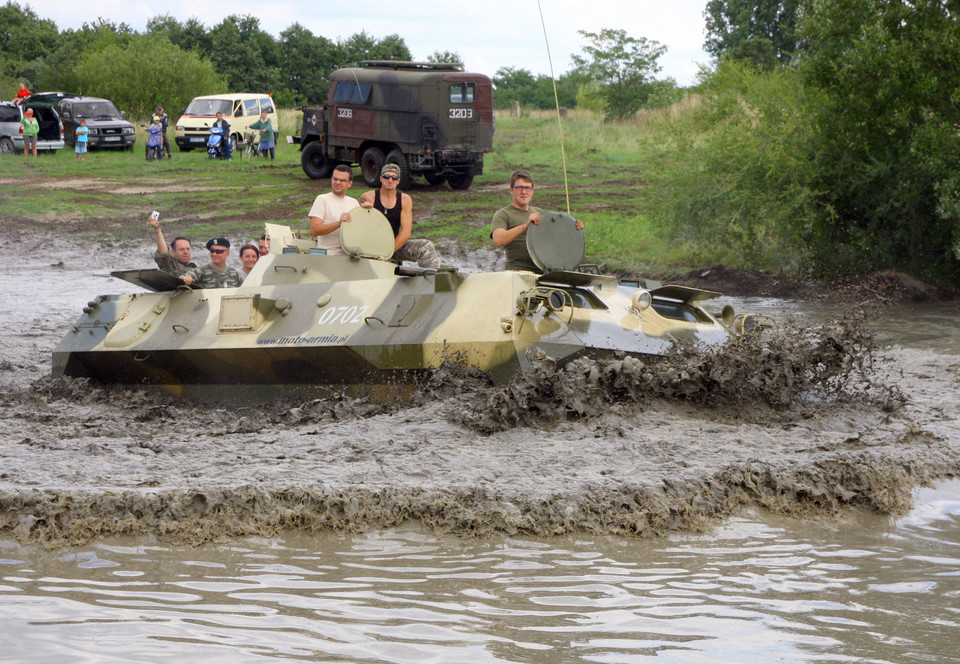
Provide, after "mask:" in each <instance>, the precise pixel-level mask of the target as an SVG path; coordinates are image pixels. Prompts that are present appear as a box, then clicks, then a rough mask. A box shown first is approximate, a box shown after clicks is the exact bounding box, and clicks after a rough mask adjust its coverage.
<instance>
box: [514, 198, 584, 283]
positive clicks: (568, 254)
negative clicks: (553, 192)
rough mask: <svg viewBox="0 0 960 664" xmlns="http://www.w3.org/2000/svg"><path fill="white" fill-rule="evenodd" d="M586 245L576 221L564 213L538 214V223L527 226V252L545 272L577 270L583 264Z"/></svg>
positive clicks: (545, 212) (544, 212)
mask: <svg viewBox="0 0 960 664" xmlns="http://www.w3.org/2000/svg"><path fill="white" fill-rule="evenodd" d="M585 250H586V244H585V241H584V239H583V231H578V230H577V220H576V219H574V218H573V217H571V216H570V215H569V214H566V213H564V212H547V211H543V212H541V213H540V223H539V224H530V225H529V226H528V227H527V251H528V252H530V258H531V259H533V262H534V264H535V265H536V266H537V267H538V268H540V269H541V270H543V271H544V272H553V271H555V270H576V269H577V266H579V265H580V263H581V262H583V256H584V253H585Z"/></svg>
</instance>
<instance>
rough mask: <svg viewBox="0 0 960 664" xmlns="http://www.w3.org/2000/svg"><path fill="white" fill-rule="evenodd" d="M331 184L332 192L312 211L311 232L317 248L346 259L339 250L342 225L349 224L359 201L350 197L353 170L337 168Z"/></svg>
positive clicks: (345, 167) (314, 206)
mask: <svg viewBox="0 0 960 664" xmlns="http://www.w3.org/2000/svg"><path fill="white" fill-rule="evenodd" d="M330 184H331V188H332V189H333V191H330V192H327V193H326V194H320V195H319V196H317V198H316V200H315V201H313V207H312V208H310V214H309V215H308V216H309V217H310V232H311V233H313V235H314V237H316V238H317V248H318V249H326V251H327V254H328V255H331V256H343V255H345V254H346V252H344V250H343V249H341V248H340V224H344V223H348V222H349V221H350V211H351V210H354V209H356V207H357V199H355V198H351V197H350V196H347V189H349V188H350V187H351V185H353V169H351V168H350V167H349V166H346V165H344V164H339V165H337V167H336V168H335V169H333V176H332V177H331V179H330Z"/></svg>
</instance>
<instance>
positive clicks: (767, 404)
mask: <svg viewBox="0 0 960 664" xmlns="http://www.w3.org/2000/svg"><path fill="white" fill-rule="evenodd" d="M22 233H23V229H22V228H21V229H20V234H18V233H14V232H12V231H10V230H8V229H0V247H2V248H3V249H4V252H5V254H6V255H8V256H9V257H10V259H9V261H10V263H11V265H9V266H8V267H7V268H4V269H5V270H7V272H4V277H5V278H4V281H5V283H6V285H5V286H4V287H3V289H4V294H5V295H6V298H5V299H6V301H7V302H6V303H5V304H4V306H5V307H6V308H5V309H3V315H4V316H5V317H6V318H7V324H6V325H4V326H3V327H0V419H2V422H3V433H2V434H0V536H13V537H15V538H16V539H18V540H19V541H21V542H24V543H36V544H40V545H43V546H48V547H58V546H65V545H71V544H78V543H82V542H85V541H88V540H90V539H91V538H97V537H105V536H110V535H117V534H127V535H137V536H145V537H153V538H158V539H161V540H165V541H173V542H185V543H194V544H197V543H201V542H205V541H209V540H217V539H221V538H226V537H233V536H241V535H251V534H273V533H276V532H279V531H282V530H284V529H289V528H297V529H306V530H318V529H325V528H336V529H344V530H367V529H374V528H382V527H389V526H394V525H397V524H400V523H404V522H411V521H414V522H419V523H421V524H422V525H423V526H424V527H426V528H429V529H433V530H435V531H437V532H439V533H455V534H464V535H473V536H484V535H491V534H496V533H507V534H516V533H523V534H528V535H537V536H551V535H557V534H563V533H578V532H586V533H594V534H618V535H629V536H656V535H659V534H662V533H665V532H668V531H671V530H702V529H706V528H709V527H711V526H712V525H714V524H716V523H717V522H718V520H720V519H723V518H724V517H727V516H729V515H731V514H734V513H736V511H737V510H738V509H741V508H742V507H743V506H745V505H760V506H762V507H764V508H767V509H771V510H775V511H778V512H787V513H791V514H798V515H816V516H817V517H820V518H822V517H823V516H824V515H830V516H835V517H838V518H842V515H843V514H844V512H845V510H847V509H849V508H863V509H871V510H877V511H881V512H885V513H892V514H898V513H902V512H903V511H904V510H905V509H906V508H907V507H908V506H909V503H910V495H911V490H912V489H913V488H914V487H916V486H917V485H919V484H924V483H928V482H931V481H933V480H935V479H937V478H941V477H948V476H953V475H956V474H958V472H960V415H958V411H960V409H958V407H957V406H958V403H960V397H958V396H957V395H958V392H960V389H958V388H960V358H958V357H957V356H952V355H939V354H936V353H933V352H930V351H926V350H915V349H905V348H897V347H893V348H878V347H876V345H875V343H874V342H873V340H872V338H871V336H870V335H869V334H868V333H866V332H865V331H864V329H865V328H864V326H863V325H862V323H861V322H860V321H856V320H849V319H848V320H844V321H841V322H837V323H830V324H826V325H819V326H811V327H807V328H803V327H799V326H797V327H791V328H790V329H789V332H788V334H787V335H785V336H783V337H780V338H772V339H766V340H762V341H757V340H753V341H745V342H743V343H741V344H738V345H734V346H731V347H728V348H727V349H725V350H724V351H721V352H715V353H706V354H703V353H695V352H685V353H681V354H679V355H677V356H676V357H674V358H668V359H666V360H662V361H646V360H644V361H636V360H632V359H622V360H613V361H606V362H592V361H589V360H580V361H577V362H575V363H573V364H571V365H569V366H567V367H564V368H561V369H556V368H554V367H552V366H551V364H550V362H549V358H545V361H544V362H543V363H542V366H541V369H539V370H538V371H536V372H534V373H532V374H531V375H528V376H525V377H523V378H522V379H521V380H520V381H518V382H517V383H515V384H513V385H511V386H508V387H492V386H490V385H488V384H487V383H486V382H485V381H484V380H482V378H479V377H477V376H475V375H471V374H469V373H467V374H464V373H462V372H458V371H455V370H444V371H441V372H438V373H437V374H436V375H435V376H434V377H433V378H432V379H431V380H429V381H426V382H425V383H424V384H423V385H421V386H420V388H419V389H418V390H417V391H416V392H415V393H414V394H413V395H412V396H411V398H410V401H408V402H407V403H406V404H405V405H404V406H402V407H400V406H392V407H391V406H384V405H378V404H373V403H370V402H369V401H368V400H366V399H363V398H359V399H353V398H347V397H339V398H331V399H323V400H306V401H305V400H298V399H293V398H289V399H284V400H278V401H274V402H271V403H267V404H246V405H229V406H227V405H217V404H209V403H196V402H191V401H186V400H178V399H175V398H173V397H171V396H169V395H167V394H165V393H163V392H158V391H148V390H142V389H135V388H122V387H117V386H104V385H96V384H91V383H89V382H88V381H85V380H72V379H56V380H55V379H51V378H50V377H49V370H50V353H51V351H52V350H53V348H54V346H55V345H56V344H57V343H58V342H59V340H60V339H61V338H62V337H63V335H64V334H65V333H66V331H67V329H68V326H69V324H70V323H71V322H72V321H73V320H74V319H75V317H76V316H77V315H78V313H79V307H80V306H82V304H83V303H84V302H85V301H86V298H89V297H92V296H94V295H96V294H99V293H100V292H112V291H115V290H117V283H118V282H116V281H115V280H112V279H109V278H107V277H106V276H105V274H104V275H103V276H100V275H97V274H96V273H105V272H107V271H109V270H110V269H113V268H114V267H117V268H124V267H130V266H131V255H132V256H134V257H135V258H136V261H134V263H135V264H142V263H144V262H147V261H149V256H150V251H149V247H144V246H136V247H131V245H130V243H129V242H118V243H117V244H116V245H113V246H101V247H99V249H100V250H99V251H97V252H90V251H87V250H86V249H85V248H83V247H78V246H76V244H75V243H74V240H72V239H71V237H69V236H67V237H64V236H63V235H62V234H59V235H54V234H52V233H49V232H46V231H43V230H36V229H34V230H32V231H30V232H28V233H26V234H25V235H24V234H22ZM38 252H40V254H41V255H42V258H38V257H37V255H38ZM464 259H465V260H467V261H469V260H470V258H469V257H464ZM490 260H495V255H484V256H480V257H478V258H476V259H475V260H474V262H475V263H476V265H477V267H478V269H483V268H484V267H485V264H486V263H488V262H489V261H490ZM28 269H29V270H33V271H35V272H36V273H37V274H39V275H40V282H41V283H40V284H39V285H34V286H30V284H29V283H23V282H21V281H19V280H18V279H17V277H18V276H19V275H20V274H21V272H22V271H23V270H28ZM87 273H94V278H100V279H101V281H100V282H95V283H96V287H95V288H93V290H92V292H89V293H88V294H87V295H83V296H82V298H83V299H80V301H79V304H77V305H74V304H70V305H69V306H67V305H64V304H62V303H59V301H57V302H58V304H55V305H54V304H47V303H46V301H45V300H44V297H45V295H44V293H45V291H44V290H43V288H52V289H57V288H65V287H66V284H68V283H69V282H70V281H72V280H74V279H75V278H77V277H78V275H81V274H87ZM29 287H35V288H37V290H36V291H31V292H28V293H26V295H27V297H24V298H22V301H21V300H19V299H17V298H18V297H19V296H22V295H24V294H25V293H24V292H23V289H27V288H29ZM98 289H99V290H98ZM868 295H869V294H868Z"/></svg>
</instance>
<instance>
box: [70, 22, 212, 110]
mask: <svg viewBox="0 0 960 664" xmlns="http://www.w3.org/2000/svg"><path fill="white" fill-rule="evenodd" d="M78 70H79V74H80V77H81V78H82V80H83V81H84V83H85V89H84V94H89V95H95V96H99V97H106V98H108V99H111V100H112V101H113V102H114V103H115V104H116V105H117V107H118V108H120V109H122V110H125V111H127V113H128V114H130V115H131V117H135V118H136V117H140V118H144V117H148V116H149V114H150V113H151V112H152V111H153V109H154V107H156V106H157V105H158V104H163V105H164V106H165V107H166V108H168V109H179V108H183V107H185V106H186V105H187V104H188V103H189V102H190V100H191V99H193V97H195V96H197V95H204V94H215V93H217V92H222V91H223V90H225V89H226V81H225V80H224V78H223V77H222V76H220V75H219V74H218V73H217V71H216V68H215V67H214V65H213V63H212V62H211V61H209V60H207V59H205V58H201V57H200V56H198V55H197V54H196V53H194V52H192V51H191V52H187V51H184V50H183V49H181V48H179V47H177V46H175V45H173V44H171V43H170V42H169V41H168V40H167V39H166V38H165V37H156V36H144V35H136V36H134V37H133V38H132V39H131V40H130V41H129V42H128V43H126V44H123V45H121V44H111V45H108V46H106V47H104V48H94V49H89V50H87V51H85V52H84V54H83V57H82V59H81V61H80V66H79V67H78Z"/></svg>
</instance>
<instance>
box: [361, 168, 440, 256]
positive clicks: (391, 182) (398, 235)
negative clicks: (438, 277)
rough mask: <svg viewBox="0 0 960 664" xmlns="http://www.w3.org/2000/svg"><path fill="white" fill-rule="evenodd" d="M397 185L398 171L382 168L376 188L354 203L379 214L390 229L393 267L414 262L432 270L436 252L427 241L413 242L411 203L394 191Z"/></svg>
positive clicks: (403, 195)
mask: <svg viewBox="0 0 960 664" xmlns="http://www.w3.org/2000/svg"><path fill="white" fill-rule="evenodd" d="M399 185H400V167H399V166H398V165H397V164H384V166H383V168H382V169H380V188H379V189H374V190H373V191H368V192H366V193H365V194H363V195H362V196H361V197H360V199H359V200H358V201H357V203H358V204H359V205H360V207H362V208H373V209H375V210H377V211H379V212H382V213H383V216H385V217H386V218H387V221H389V222H390V227H391V228H392V229H393V237H394V238H395V239H394V246H393V257H392V258H391V260H393V261H394V262H395V263H402V262H403V261H414V262H415V263H417V264H418V265H419V266H420V267H425V268H433V269H436V268H437V267H439V265H440V261H439V260H438V259H437V250H436V248H435V247H434V246H433V242H431V241H430V240H420V239H417V240H413V239H411V238H410V234H411V233H412V232H413V199H411V198H410V196H408V195H407V194H404V193H402V192H401V191H399V190H398V189H397V187H398V186H399Z"/></svg>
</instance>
